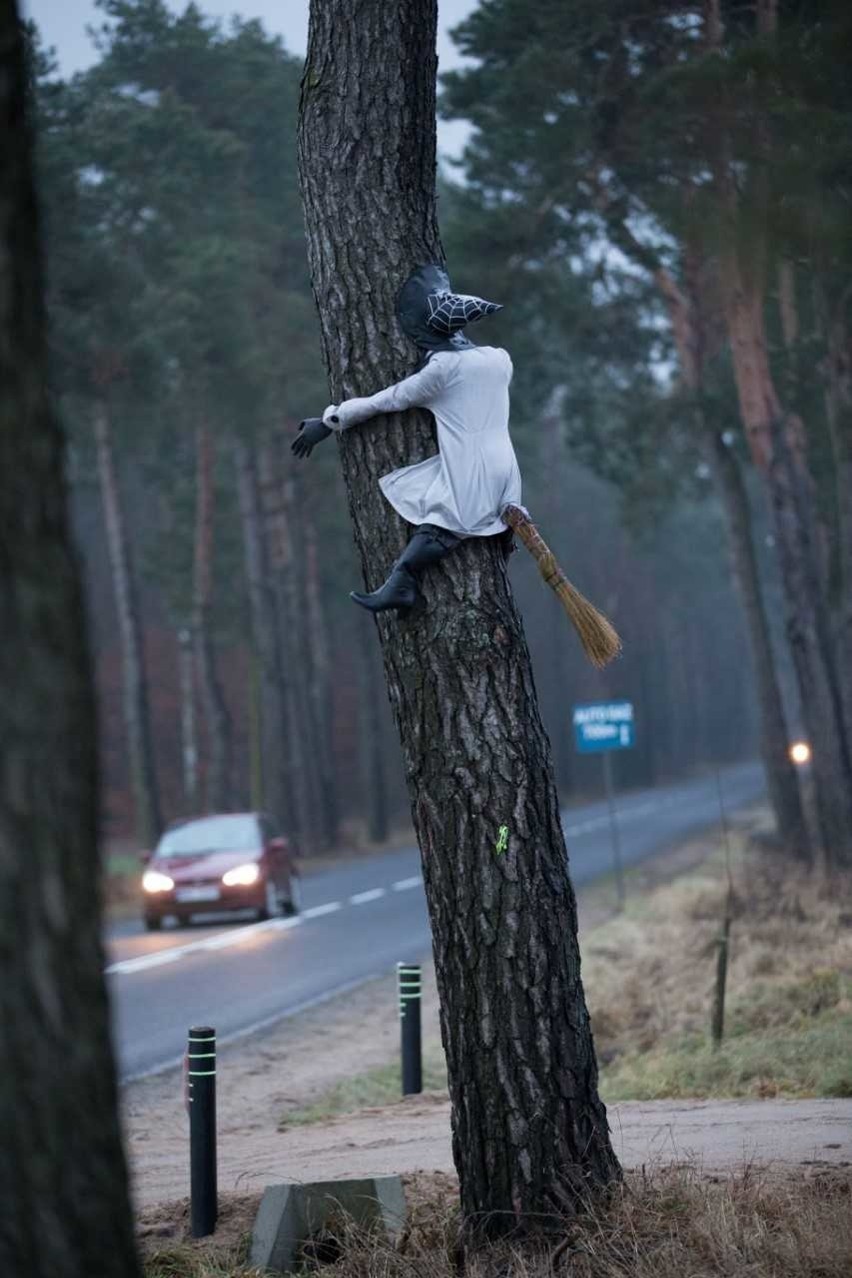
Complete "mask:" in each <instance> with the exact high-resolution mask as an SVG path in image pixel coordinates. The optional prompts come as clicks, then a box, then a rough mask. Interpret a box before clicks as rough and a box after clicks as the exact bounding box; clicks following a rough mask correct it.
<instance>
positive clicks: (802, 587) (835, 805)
mask: <svg viewBox="0 0 852 1278" xmlns="http://www.w3.org/2000/svg"><path fill="white" fill-rule="evenodd" d="M728 234H729V235H732V234H733V232H732V231H730V230H729V231H728ZM722 280H723V285H724V288H725V300H726V308H725V313H726V318H727V321H728V330H729V334H730V340H731V353H732V357H733V363H734V369H735V374H736V381H737V389H738V393H739V403H740V413H741V415H742V418H743V423H744V425H745V428H746V436H747V438H748V439H749V442H750V445H751V451H752V457H753V459H754V461H755V465H756V466H757V467H758V469H759V470H760V471H761V472H762V474H763V477H764V480H765V482H766V486H767V490H768V495H769V500H770V503H771V509H772V514H773V523H774V529H775V536H776V545H777V549H778V559H779V565H780V568H781V577H782V581H783V584H784V594H785V603H786V609H787V636H788V640H789V644H790V651H791V654H792V658H793V664H794V668H795V671H796V677H797V682H798V686H799V692H800V696H801V703H802V715H803V718H804V721H805V725H806V729H807V732H808V736H809V738H810V742H811V745H812V748H813V764H812V767H813V776H814V788H815V794H816V809H817V817H818V824H819V830H818V837H819V838H820V842H821V845H822V846H821V851H822V856H823V858H824V860H825V862H826V864H828V865H837V866H841V865H847V864H849V863H850V862H851V861H852V760H850V753H849V744H848V739H847V735H846V727H845V723H844V718H843V710H842V699H841V691H840V681H839V678H838V671H837V666H836V654H835V650H834V644H833V641H832V634H831V623H830V620H829V616H828V609H827V595H826V580H825V566H824V564H823V562H822V554H821V548H820V547H819V545H818V544H817V541H816V533H817V529H818V522H817V516H816V510H815V502H814V493H813V480H812V478H811V475H810V473H809V470H808V465H807V460H806V438H805V432H804V427H803V425H802V422H801V421H800V420H799V419H798V418H797V417H796V415H795V414H794V413H790V412H787V411H785V409H784V408H783V407H782V405H781V402H780V399H779V396H778V392H777V389H776V386H775V383H774V380H773V377H772V372H771V369H770V367H769V359H768V354H767V347H766V335H765V329H764V318H763V308H762V304H761V302H760V299H759V298H758V296H757V295H756V285H755V284H754V283H753V282H752V283H749V282H747V281H746V280H745V279H744V277H743V274H742V273H741V271H740V267H739V263H738V261H737V254H736V243H735V241H734V240H731V241H730V242H729V243H728V244H727V246H726V249H725V250H724V251H723V266H722Z"/></svg>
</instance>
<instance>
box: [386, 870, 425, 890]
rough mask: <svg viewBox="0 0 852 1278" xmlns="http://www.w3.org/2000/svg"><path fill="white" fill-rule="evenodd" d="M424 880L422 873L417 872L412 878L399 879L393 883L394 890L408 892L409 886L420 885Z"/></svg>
mask: <svg viewBox="0 0 852 1278" xmlns="http://www.w3.org/2000/svg"><path fill="white" fill-rule="evenodd" d="M422 882H423V877H422V875H420V874H415V875H413V877H412V878H410V879H397V881H396V883H394V884H393V890H394V892H407V891H408V889H409V888H416V887H420V884H421V883H422Z"/></svg>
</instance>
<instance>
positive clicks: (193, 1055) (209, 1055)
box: [187, 1052, 216, 1061]
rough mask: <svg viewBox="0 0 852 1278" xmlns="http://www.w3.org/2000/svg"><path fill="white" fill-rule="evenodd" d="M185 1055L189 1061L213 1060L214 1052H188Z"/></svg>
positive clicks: (214, 1057)
mask: <svg viewBox="0 0 852 1278" xmlns="http://www.w3.org/2000/svg"><path fill="white" fill-rule="evenodd" d="M187 1056H188V1057H189V1059H190V1060H191V1061H211V1060H212V1061H215V1059H216V1053H215V1052H188V1053H187Z"/></svg>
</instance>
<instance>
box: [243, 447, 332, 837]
mask: <svg viewBox="0 0 852 1278" xmlns="http://www.w3.org/2000/svg"><path fill="white" fill-rule="evenodd" d="M258 468H259V477H260V486H261V492H262V494H263V512H264V519H265V521H266V526H267V534H268V544H269V566H270V569H271V579H272V582H273V591H274V603H275V618H276V631H277V635H278V642H279V644H280V651H281V663H282V669H283V670H285V671H286V672H287V674H288V676H289V677H288V678H287V679H286V683H285V684H284V707H283V708H284V713H285V715H286V725H287V726H286V740H287V747H288V748H287V763H288V773H289V776H290V778H291V780H290V786H291V791H290V792H291V796H292V805H291V808H290V827H289V829H288V831H287V833H288V835H289V836H290V837H291V838H292V840H293V842H294V844H295V845H296V846H297V849H298V851H299V853H300V854H301V855H303V856H310V855H312V854H313V853H315V852H316V851H317V844H318V837H317V830H316V805H315V799H314V794H315V784H316V778H315V775H314V774H313V773H312V772H311V768H312V766H313V763H314V760H313V759H312V758H311V755H310V750H309V745H308V742H307V732H306V727H305V719H304V706H305V701H306V698H305V693H304V673H303V670H302V668H301V665H300V662H299V644H298V637H297V631H296V624H297V623H296V621H294V617H295V614H296V612H297V610H298V606H299V601H298V597H297V593H296V590H295V579H294V571H293V529H292V527H291V526H290V519H291V516H290V507H289V503H288V501H287V496H286V494H285V492H284V484H283V482H282V476H281V469H280V466H279V464H278V448H277V444H276V443H269V444H266V445H264V446H263V447H262V448H261V449H260V451H259V454H258Z"/></svg>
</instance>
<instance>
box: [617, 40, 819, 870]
mask: <svg viewBox="0 0 852 1278" xmlns="http://www.w3.org/2000/svg"><path fill="white" fill-rule="evenodd" d="M717 17H718V15H717ZM625 233H626V232H625ZM685 270H686V278H687V283H686V285H685V287H684V288H683V289H681V288H680V287H679V285H678V284H677V282H676V281H675V279H674V278H673V277H672V276H671V274H670V273H669V272H668V271H667V270H666V269H665V268H663V267H661V266H660V265H659V264H656V265H655V269H654V279H655V282H656V284H657V288H658V289H659V292H660V294H661V296H662V298H663V300H664V302H665V304H666V308H667V310H668V313H669V319H670V321H671V325H672V333H673V335H674V339H675V346H676V349H677V352H678V359H679V362H680V373H681V377H682V378H683V382H684V384H685V386H686V387H687V389H688V390H689V392H690V394H691V395H692V397H693V399H694V409H693V415H694V421H695V427H696V435H697V438H698V441H699V444H700V447H701V449H702V451H703V452H704V455H705V457H706V459H707V463H708V465H709V467H710V471H711V474H712V476H713V480H714V483H715V485H716V489H717V492H718V493H719V496H720V497H721V500H722V510H723V513H724V516H725V526H726V531H727V534H728V546H729V549H730V554H731V566H732V569H733V576H734V581H735V583H736V586H737V590H738V593H739V597H740V602H741V604H742V608H743V615H744V618H745V623H746V634H747V635H748V641H749V650H750V655H751V662H752V668H753V670H754V677H755V685H756V689H757V704H758V715H759V720H760V753H761V758H762V760H763V765H764V768H765V770H766V780H767V788H768V790H769V799H770V803H771V805H772V810H773V814H774V816H775V822H776V826H777V830H778V834H779V837H780V838H781V840H782V842H783V843H784V845H785V846H786V847H787V848H789V850H790V851H791V852H792V853H793V854H794V855H795V856H797V857H800V858H802V859H804V860H810V859H811V848H810V840H809V836H808V831H807V826H806V822H805V816H804V809H803V805H802V800H801V794H800V791H799V783H798V778H797V776H796V772H795V768H794V767H793V764H792V763H791V761H790V758H789V756H788V753H787V748H788V740H789V737H788V732H787V723H786V715H785V713H784V701H783V697H782V695H781V685H780V683H779V680H778V673H777V665H776V661H775V654H774V652H773V648H772V639H771V635H770V629H769V619H768V617H767V613H766V605H765V603H764V599H763V591H762V589H761V583H760V570H759V567H758V562H757V555H756V553H755V548H754V538H753V535H752V528H751V511H750V508H749V501H748V493H747V491H746V487H745V484H744V482H743V477H742V474H741V472H740V468H739V465H738V463H737V459H736V457H735V455H734V454H733V453H732V452H731V450H730V449H728V448H727V447H726V445H725V442H724V440H723V439H722V436H721V434H720V433H719V431H718V430H717V429H716V428H715V426H714V425H713V423H712V422H711V421H709V420H708V417H707V414H706V413H705V411H704V407H703V403H702V392H703V384H704V366H705V362H706V360H707V359H708V357H709V355H710V354H711V348H712V347H713V346H715V345H716V343H717V342H718V340H719V339H718V336H713V335H711V333H712V330H714V329H716V328H718V327H719V326H720V321H721V317H719V320H718V321H717V319H716V317H715V315H714V316H713V319H712V320H711V317H710V307H709V306H708V305H707V304H706V303H704V301H703V294H704V290H705V288H706V287H707V283H708V275H709V271H708V266H707V263H706V262H705V261H704V260H702V258H701V256H700V255H699V254H698V253H696V252H695V250H694V249H690V250H689V251H688V252H687V254H686V261H685ZM758 451H759V450H758Z"/></svg>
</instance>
